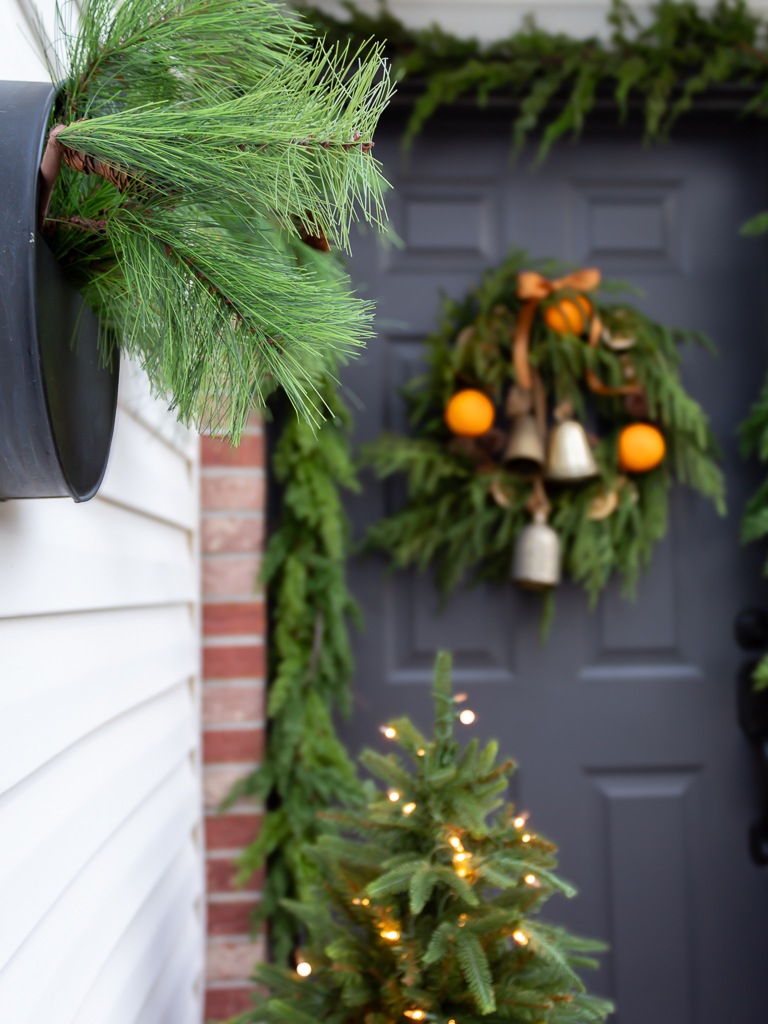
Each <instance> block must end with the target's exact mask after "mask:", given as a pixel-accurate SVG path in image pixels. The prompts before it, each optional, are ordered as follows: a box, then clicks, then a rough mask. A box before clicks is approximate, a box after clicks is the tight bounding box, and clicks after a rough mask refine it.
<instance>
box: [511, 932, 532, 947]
mask: <svg viewBox="0 0 768 1024" xmlns="http://www.w3.org/2000/svg"><path fill="white" fill-rule="evenodd" d="M512 938H513V939H514V940H515V942H517V943H519V944H520V945H521V946H527V945H528V936H527V935H526V934H525V932H512Z"/></svg>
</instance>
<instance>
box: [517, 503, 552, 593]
mask: <svg viewBox="0 0 768 1024" xmlns="http://www.w3.org/2000/svg"><path fill="white" fill-rule="evenodd" d="M512 579H513V580H514V582H515V583H517V585H518V586H520V587H525V588H526V589H527V590H544V589H545V588H547V587H556V586H557V585H558V583H559V582H560V538H559V537H558V535H557V533H556V532H555V531H554V530H553V529H552V527H551V526H548V525H547V513H546V512H545V511H544V510H542V509H539V510H538V511H536V512H534V514H533V522H532V523H529V524H528V526H525V527H523V529H522V530H521V531H520V533H519V534H518V535H517V540H516V541H515V551H514V554H513V556H512Z"/></svg>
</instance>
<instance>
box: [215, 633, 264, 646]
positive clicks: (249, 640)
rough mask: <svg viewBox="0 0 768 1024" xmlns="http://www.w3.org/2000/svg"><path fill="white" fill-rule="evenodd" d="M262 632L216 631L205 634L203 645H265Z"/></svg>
mask: <svg viewBox="0 0 768 1024" xmlns="http://www.w3.org/2000/svg"><path fill="white" fill-rule="evenodd" d="M263 646H264V637H263V635H262V634H261V633H215V634H211V635H204V636H203V647H211V648H213V647H263Z"/></svg>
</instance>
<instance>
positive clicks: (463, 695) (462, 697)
mask: <svg viewBox="0 0 768 1024" xmlns="http://www.w3.org/2000/svg"><path fill="white" fill-rule="evenodd" d="M453 699H454V700H455V701H456V703H457V704H463V703H464V701H465V700H466V699H467V695H466V693H457V694H456V696H455V697H454V698H453Z"/></svg>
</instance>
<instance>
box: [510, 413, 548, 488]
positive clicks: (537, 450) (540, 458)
mask: <svg viewBox="0 0 768 1024" xmlns="http://www.w3.org/2000/svg"><path fill="white" fill-rule="evenodd" d="M544 461H545V454H544V442H543V441H542V439H541V434H540V433H539V428H538V427H537V426H536V419H535V417H534V416H533V415H532V414H531V413H525V414H524V415H522V416H515V418H514V419H513V420H512V429H511V430H510V432H509V440H508V441H507V447H506V449H505V450H504V458H503V462H504V465H505V466H506V468H507V469H508V470H509V471H510V473H517V474H519V475H520V476H533V475H534V474H535V473H540V472H541V470H542V467H543V466H544Z"/></svg>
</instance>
